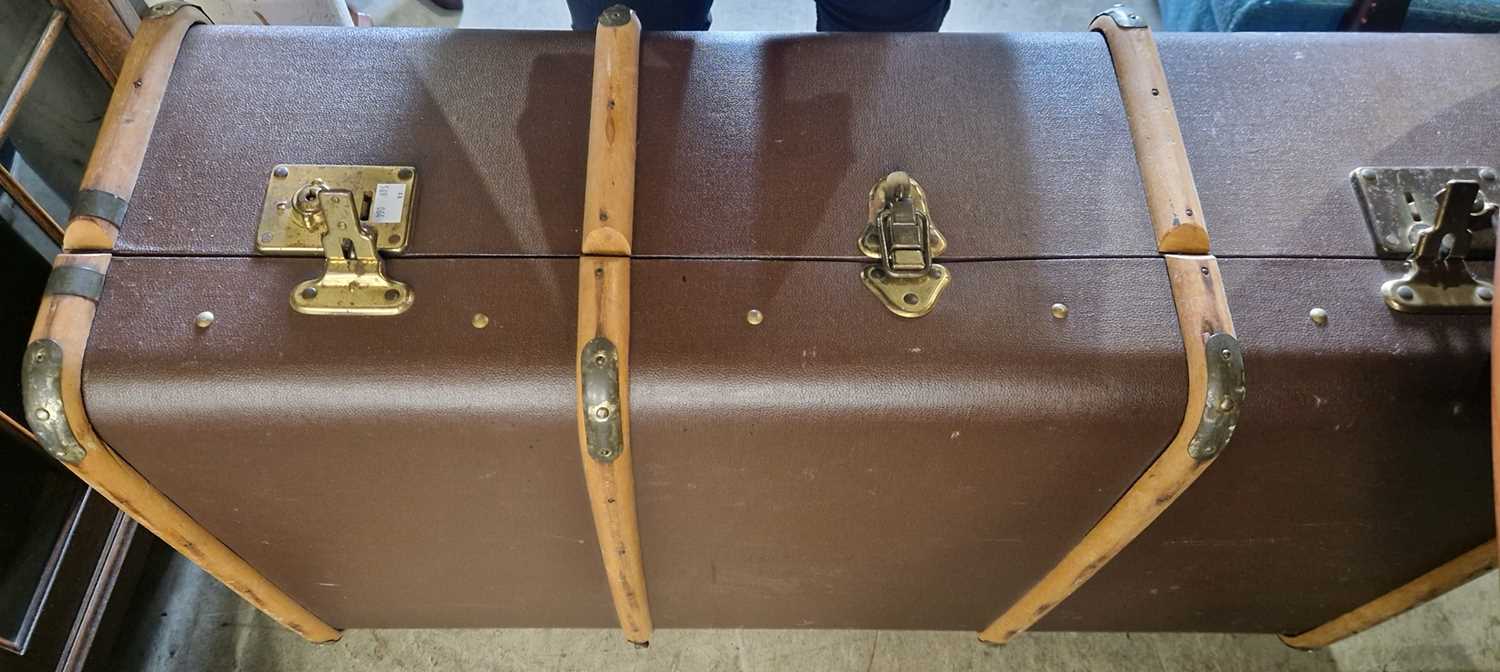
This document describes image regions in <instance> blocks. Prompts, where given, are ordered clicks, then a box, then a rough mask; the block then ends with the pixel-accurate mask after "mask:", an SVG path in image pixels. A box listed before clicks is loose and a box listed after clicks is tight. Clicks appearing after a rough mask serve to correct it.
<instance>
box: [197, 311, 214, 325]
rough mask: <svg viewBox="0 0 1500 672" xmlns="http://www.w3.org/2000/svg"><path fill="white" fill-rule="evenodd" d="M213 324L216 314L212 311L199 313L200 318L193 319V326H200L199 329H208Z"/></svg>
mask: <svg viewBox="0 0 1500 672" xmlns="http://www.w3.org/2000/svg"><path fill="white" fill-rule="evenodd" d="M213 323H214V314H213V312H211V311H207V310H205V311H203V312H201V313H198V317H195V318H193V324H196V325H198V328H199V329H207V328H208V327H209V325H211V324H213Z"/></svg>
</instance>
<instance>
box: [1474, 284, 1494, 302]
mask: <svg viewBox="0 0 1500 672" xmlns="http://www.w3.org/2000/svg"><path fill="white" fill-rule="evenodd" d="M1474 293H1475V294H1478V295H1479V300H1480V301H1489V300H1492V299H1494V298H1495V290H1493V289H1490V288H1489V287H1480V288H1479V289H1476V290H1474Z"/></svg>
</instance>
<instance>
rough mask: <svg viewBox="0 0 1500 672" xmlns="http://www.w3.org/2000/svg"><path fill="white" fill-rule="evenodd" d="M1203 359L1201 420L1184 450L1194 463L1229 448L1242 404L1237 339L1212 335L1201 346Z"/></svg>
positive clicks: (1241, 359) (1240, 355)
mask: <svg viewBox="0 0 1500 672" xmlns="http://www.w3.org/2000/svg"><path fill="white" fill-rule="evenodd" d="M1203 357H1204V360H1205V362H1204V363H1205V366H1207V368H1208V386H1207V387H1208V389H1207V392H1206V393H1205V394H1204V401H1203V418H1202V419H1201V420H1199V421H1198V431H1197V432H1195V433H1194V434H1193V439H1192V441H1189V442H1188V447H1187V450H1188V455H1190V456H1191V457H1192V458H1193V459H1195V460H1208V459H1212V458H1214V457H1217V456H1218V454H1219V453H1220V452H1221V451H1223V450H1224V447H1225V446H1227V445H1229V439H1230V438H1232V437H1233V436H1234V428H1235V427H1237V426H1238V425H1239V423H1240V407H1242V406H1244V405H1245V355H1244V353H1243V352H1242V351H1241V350H1240V341H1239V339H1237V338H1235V337H1234V336H1232V335H1230V334H1226V333H1223V332H1220V333H1216V334H1213V335H1212V336H1209V337H1208V340H1206V341H1205V342H1204V344H1203Z"/></svg>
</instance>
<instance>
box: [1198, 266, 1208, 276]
mask: <svg viewBox="0 0 1500 672" xmlns="http://www.w3.org/2000/svg"><path fill="white" fill-rule="evenodd" d="M1198 270H1199V271H1202V272H1203V274H1204V275H1208V267H1207V266H1199V267H1198Z"/></svg>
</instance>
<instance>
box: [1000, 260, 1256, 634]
mask: <svg viewBox="0 0 1500 672" xmlns="http://www.w3.org/2000/svg"><path fill="white" fill-rule="evenodd" d="M1166 264H1167V275H1168V278H1169V279H1170V281H1171V284H1172V298H1173V301H1174V302H1175V303H1176V304H1177V324H1178V326H1179V328H1180V329H1181V332H1182V342H1183V347H1184V350H1185V352H1186V355H1187V370H1188V394H1187V410H1186V411H1185V413H1184V415H1183V420H1182V427H1181V428H1180V429H1179V430H1178V431H1177V436H1176V437H1175V438H1173V439H1172V442H1171V443H1170V444H1168V445H1167V448H1166V450H1164V451H1162V453H1161V455H1160V456H1158V457H1157V458H1156V461H1155V462H1153V463H1152V464H1151V466H1150V467H1149V468H1147V469H1146V472H1145V473H1144V474H1142V475H1141V477H1140V478H1139V479H1137V480H1136V481H1135V483H1133V484H1131V486H1130V488H1129V489H1128V490H1126V491H1125V494H1124V495H1123V496H1121V497H1120V499H1119V501H1117V502H1115V505H1114V506H1112V507H1110V509H1109V511H1108V512H1107V513H1105V514H1104V517H1103V518H1102V519H1100V520H1099V522H1098V523H1096V524H1095V525H1094V527H1093V528H1092V529H1090V530H1089V531H1088V533H1087V534H1085V535H1084V537H1083V540H1082V541H1080V542H1078V545H1077V546H1074V547H1073V548H1072V549H1071V550H1069V551H1068V553H1067V554H1066V555H1064V556H1063V559H1062V560H1061V561H1059V562H1058V563H1057V565H1056V566H1054V567H1053V568H1052V570H1051V571H1049V572H1047V574H1046V575H1045V576H1043V577H1042V580H1041V581H1040V582H1038V583H1037V584H1036V585H1035V586H1033V587H1032V588H1031V589H1030V590H1028V591H1027V592H1026V594H1025V595H1022V596H1021V599H1019V600H1017V601H1016V603H1015V604H1013V605H1011V606H1010V608H1009V609H1007V610H1006V611H1005V613H1004V614H1001V615H1000V617H999V618H997V619H995V621H994V622H993V623H991V624H990V625H989V627H987V628H985V629H984V630H983V631H982V632H981V633H980V634H979V638H980V639H981V640H983V641H985V642H990V643H993V644H1004V643H1006V642H1008V641H1010V639H1011V638H1012V637H1015V636H1016V635H1017V634H1019V633H1021V632H1024V631H1025V630H1027V629H1028V628H1030V627H1031V626H1032V625H1034V624H1035V623H1036V622H1037V621H1039V620H1041V618H1042V617H1043V616H1046V615H1047V613H1048V612H1050V611H1052V609H1053V607H1056V606H1057V605H1058V604H1060V603H1061V602H1062V601H1063V600H1065V599H1067V598H1068V596H1069V595H1072V594H1073V592H1074V591H1076V590H1078V588H1079V587H1081V586H1082V585H1083V584H1084V583H1087V582H1088V580H1089V579H1090V578H1093V576H1094V575H1095V574H1097V573H1098V572H1099V570H1100V569H1103V568H1104V566H1105V565H1106V564H1108V563H1109V561H1110V560H1113V559H1114V557H1115V556H1116V555H1119V553H1120V551H1122V550H1124V549H1125V547H1126V546H1127V545H1129V544H1130V542H1131V541H1134V540H1135V538H1136V537H1137V536H1139V535H1140V534H1141V532H1143V531H1145V529H1146V528H1147V527H1149V526H1150V525H1151V523H1152V522H1153V521H1155V520H1156V518H1157V516H1159V515H1161V513H1162V512H1163V511H1165V510H1166V509H1167V507H1169V506H1171V505H1172V502H1174V501H1176V500H1177V497H1178V496H1179V495H1181V494H1182V493H1183V491H1185V490H1186V489H1187V487H1188V486H1189V485H1192V483H1193V481H1195V480H1197V479H1198V476H1199V475H1200V474H1202V473H1203V470H1205V469H1207V468H1208V465H1209V464H1211V463H1212V462H1213V460H1212V459H1206V460H1198V459H1194V458H1193V457H1192V456H1190V455H1188V443H1190V442H1191V441H1192V439H1193V435H1194V434H1196V433H1197V431H1198V424H1199V422H1200V421H1201V420H1202V418H1203V408H1204V404H1205V401H1206V399H1207V395H1208V365H1207V361H1206V357H1205V353H1204V342H1205V341H1206V340H1207V338H1208V337H1209V336H1210V335H1212V334H1214V333H1218V332H1222V333H1226V334H1231V335H1233V334H1234V323H1233V322H1232V321H1231V319H1230V316H1229V306H1228V303H1227V302H1226V301H1225V298H1224V285H1223V279H1222V278H1221V277H1220V276H1219V265H1218V262H1217V261H1216V260H1215V259H1214V258H1213V257H1209V256H1182V255H1168V256H1167V257H1166Z"/></svg>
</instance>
